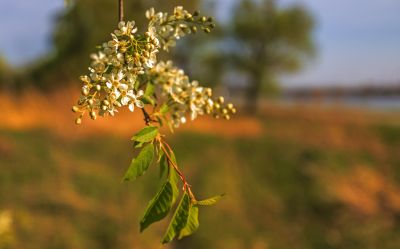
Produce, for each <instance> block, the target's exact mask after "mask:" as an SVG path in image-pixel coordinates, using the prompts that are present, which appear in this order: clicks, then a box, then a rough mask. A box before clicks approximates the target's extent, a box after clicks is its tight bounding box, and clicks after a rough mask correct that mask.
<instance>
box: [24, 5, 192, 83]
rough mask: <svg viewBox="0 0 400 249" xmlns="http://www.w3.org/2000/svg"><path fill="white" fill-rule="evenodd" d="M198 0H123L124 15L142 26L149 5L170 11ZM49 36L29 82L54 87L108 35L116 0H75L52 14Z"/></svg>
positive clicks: (81, 69) (79, 69)
mask: <svg viewBox="0 0 400 249" xmlns="http://www.w3.org/2000/svg"><path fill="white" fill-rule="evenodd" d="M198 3H199V1H198V0H195V1H190V2H188V1H184V0H170V1H156V0H125V15H124V16H125V19H126V20H135V21H136V23H137V26H138V27H139V28H141V30H144V28H145V27H144V24H145V22H144V19H145V16H144V12H145V10H146V9H148V8H150V7H155V9H156V10H160V11H167V10H168V11H171V10H172V9H173V7H175V6H176V5H184V6H185V8H186V9H187V10H189V11H194V10H195V9H197V7H198ZM55 22H56V24H55V28H54V33H53V37H52V41H53V51H52V53H50V54H49V55H48V56H47V57H46V58H43V59H42V60H41V61H40V62H38V63H37V64H36V65H32V67H31V70H30V71H31V76H32V78H33V83H34V84H35V85H37V86H39V87H41V88H51V87H58V86H59V84H66V83H68V82H71V81H75V80H76V79H77V78H78V75H81V74H83V73H85V72H86V71H87V66H88V65H89V54H90V53H93V52H95V46H96V45H101V44H102V42H104V41H105V40H107V39H108V38H109V35H110V33H111V32H112V31H113V30H114V29H115V28H116V26H117V23H118V1H117V0H113V1H110V0H75V1H73V2H72V3H71V4H70V5H69V6H68V7H67V9H66V11H65V12H63V13H61V14H60V15H58V16H57V17H56V20H55Z"/></svg>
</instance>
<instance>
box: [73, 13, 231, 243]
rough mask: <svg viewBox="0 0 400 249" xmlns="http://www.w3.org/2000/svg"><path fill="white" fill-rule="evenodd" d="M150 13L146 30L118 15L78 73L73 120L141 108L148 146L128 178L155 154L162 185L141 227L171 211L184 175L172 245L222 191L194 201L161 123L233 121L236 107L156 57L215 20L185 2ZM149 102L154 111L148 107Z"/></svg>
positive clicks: (141, 141)
mask: <svg viewBox="0 0 400 249" xmlns="http://www.w3.org/2000/svg"><path fill="white" fill-rule="evenodd" d="M146 17H147V19H148V20H149V23H148V28H147V31H146V32H145V33H144V34H140V33H138V29H137V27H136V26H135V22H134V21H128V22H124V21H121V22H119V24H118V28H117V29H116V30H114V32H113V33H112V34H111V40H109V41H108V42H105V43H103V45H102V46H100V48H99V50H98V52H97V53H95V54H92V55H91V56H90V58H91V64H90V67H89V73H88V74H87V75H84V76H81V77H80V79H81V81H82V83H83V86H82V89H81V96H80V98H79V100H78V103H77V105H75V106H73V107H72V110H73V111H74V112H76V113H78V114H79V116H78V117H77V118H76V120H75V123H76V124H81V123H82V118H83V116H84V115H85V114H87V113H88V114H89V116H90V117H91V118H92V119H93V120H94V119H96V118H97V117H98V116H107V115H110V116H114V115H115V114H116V113H117V112H118V110H119V109H120V108H122V107H125V106H126V107H128V109H129V110H130V111H131V112H133V111H135V110H136V109H141V110H142V112H143V114H144V118H145V124H146V127H145V128H144V129H142V130H141V131H139V132H138V133H137V134H136V135H135V136H134V137H133V138H132V140H133V141H134V145H135V147H136V148H141V147H143V148H142V149H141V152H140V153H139V154H138V156H137V157H136V158H135V159H134V160H132V163H131V165H130V167H129V169H128V171H127V172H126V174H125V176H124V180H126V181H129V180H133V179H136V178H137V177H139V176H141V175H143V174H144V172H145V171H146V170H147V168H148V167H149V166H150V164H151V163H152V161H153V160H154V159H157V160H156V161H157V162H158V163H159V164H160V170H161V171H162V173H163V174H164V175H165V179H164V180H165V181H166V182H165V184H164V185H163V187H162V189H161V190H160V191H159V192H158V193H157V195H156V196H155V197H154V198H153V200H152V201H151V202H150V203H149V206H148V208H147V210H146V213H145V215H144V217H143V219H142V221H141V223H140V226H141V231H142V230H144V229H145V228H146V227H147V226H149V225H150V224H151V223H153V222H155V221H158V220H161V219H162V218H164V217H165V216H166V215H167V214H168V213H169V211H170V209H171V207H172V205H173V203H174V202H175V200H176V198H177V197H178V195H179V188H178V186H179V182H178V181H177V180H179V179H180V180H181V182H182V190H183V196H182V200H181V202H180V204H179V205H178V207H177V210H176V212H175V214H174V216H173V218H172V221H171V223H170V225H169V227H168V229H167V233H166V234H165V236H164V238H163V240H162V243H167V242H169V241H171V240H172V239H173V238H174V237H179V238H181V237H183V236H187V235H190V234H192V233H193V232H194V231H195V230H196V229H197V226H198V219H197V216H198V207H199V206H201V205H211V204H214V203H215V202H216V201H217V200H218V199H219V198H220V197H221V196H217V197H213V198H210V199H208V200H203V201H198V200H196V198H195V196H194V194H193V193H192V191H191V188H190V185H189V184H188V183H187V181H186V179H185V177H184V175H183V174H182V172H181V171H180V170H179V167H178V165H177V162H176V159H175V156H174V153H173V151H172V149H171V147H170V146H169V145H168V144H167V143H166V142H165V140H164V136H163V135H161V134H160V133H159V127H161V126H163V124H167V125H168V126H169V127H170V128H171V129H173V127H179V125H181V124H182V123H185V122H186V120H187V119H188V118H190V119H191V120H194V119H196V118H197V117H198V116H199V115H204V114H212V115H213V116H214V117H216V118H219V117H223V118H225V119H227V120H228V119H230V116H231V115H232V114H234V113H236V109H235V108H234V107H233V105H232V104H231V103H228V104H225V101H224V98H223V97H217V98H214V97H213V95H212V90H211V89H210V88H206V87H202V86H200V85H199V83H198V82H197V81H191V80H190V79H189V77H188V76H187V75H186V74H185V73H184V71H183V70H181V69H179V68H178V67H176V66H174V65H173V63H172V61H167V62H163V61H160V62H158V61H157V55H158V53H159V51H160V50H161V49H162V50H165V51H169V49H170V48H171V47H173V46H175V44H176V40H178V39H180V38H182V37H184V36H186V35H188V34H193V33H196V32H197V31H198V30H203V31H204V32H205V33H209V32H210V31H211V29H213V28H214V23H213V20H212V18H210V17H205V16H200V15H199V13H198V12H194V13H189V12H188V11H186V10H184V9H183V7H181V6H178V7H176V8H175V9H174V12H173V14H172V15H169V14H168V13H162V12H155V10H154V9H153V8H151V9H149V10H148V11H146ZM146 106H148V108H147V109H150V108H151V110H152V111H151V112H148V111H147V110H146V109H145V107H146Z"/></svg>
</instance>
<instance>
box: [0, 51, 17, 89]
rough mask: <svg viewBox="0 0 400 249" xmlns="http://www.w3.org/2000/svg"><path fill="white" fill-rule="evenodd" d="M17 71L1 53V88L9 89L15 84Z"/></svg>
mask: <svg viewBox="0 0 400 249" xmlns="http://www.w3.org/2000/svg"><path fill="white" fill-rule="evenodd" d="M14 76H15V72H14V70H13V68H12V67H11V66H10V65H9V64H8V62H7V60H6V59H5V58H4V57H3V56H2V55H1V54H0V88H3V89H8V88H10V87H11V86H12V85H13V82H14Z"/></svg>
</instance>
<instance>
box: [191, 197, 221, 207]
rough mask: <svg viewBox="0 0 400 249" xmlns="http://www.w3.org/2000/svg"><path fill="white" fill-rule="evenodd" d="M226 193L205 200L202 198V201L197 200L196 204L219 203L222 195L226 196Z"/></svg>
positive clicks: (208, 204)
mask: <svg viewBox="0 0 400 249" xmlns="http://www.w3.org/2000/svg"><path fill="white" fill-rule="evenodd" d="M224 195H225V194H220V195H217V196H214V197H211V198H208V199H205V200H201V201H197V202H196V205H199V206H211V205H214V204H215V203H217V202H218V201H219V200H220V199H221V198H222V197H224Z"/></svg>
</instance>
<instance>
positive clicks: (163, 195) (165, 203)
mask: <svg viewBox="0 0 400 249" xmlns="http://www.w3.org/2000/svg"><path fill="white" fill-rule="evenodd" d="M172 196H173V190H172V185H171V183H170V182H169V181H167V182H166V183H165V184H164V185H163V186H162V187H161V189H160V191H159V192H158V193H157V194H156V196H155V197H154V198H153V199H152V200H151V201H150V202H149V205H148V206H147V209H146V212H145V214H144V216H143V218H142V220H141V221H140V232H142V231H143V230H144V229H146V228H147V227H148V226H150V225H151V224H152V223H154V222H157V221H159V220H162V219H163V218H164V217H165V216H167V214H168V212H169V210H170V209H171V206H172Z"/></svg>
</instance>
